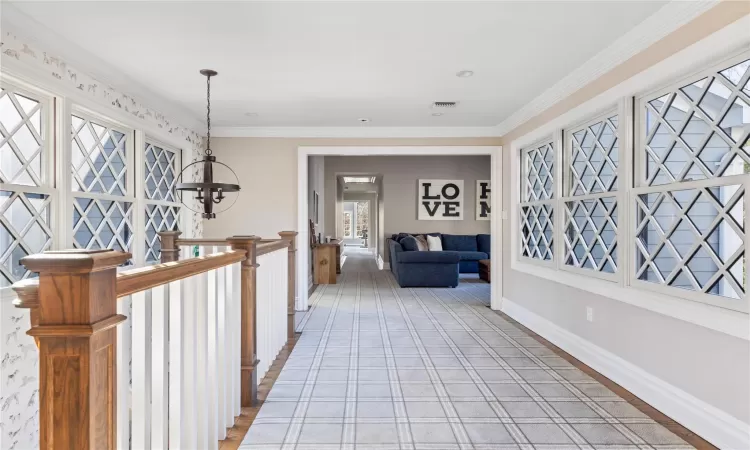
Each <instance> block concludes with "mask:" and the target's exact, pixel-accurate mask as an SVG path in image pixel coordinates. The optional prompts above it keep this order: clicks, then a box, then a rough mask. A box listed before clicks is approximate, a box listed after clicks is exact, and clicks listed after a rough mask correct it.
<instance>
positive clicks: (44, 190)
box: [0, 82, 54, 288]
mask: <svg viewBox="0 0 750 450" xmlns="http://www.w3.org/2000/svg"><path fill="white" fill-rule="evenodd" d="M48 105H49V102H48V101H47V100H45V98H44V97H43V96H41V95H39V96H37V95H36V94H34V93H33V92H29V91H27V90H24V89H20V88H17V87H15V86H13V85H11V84H7V83H4V82H3V84H2V87H0V288H6V287H8V286H10V285H11V284H13V283H15V282H17V281H20V280H22V279H24V278H28V277H34V276H36V274H34V273H31V272H29V271H27V270H26V268H25V267H24V266H23V265H22V264H21V263H20V260H21V258H23V257H25V256H27V255H31V254H34V253H39V252H43V251H45V250H49V249H50V248H51V247H52V240H53V237H54V233H53V231H52V228H51V223H50V218H51V205H50V202H51V200H52V196H51V194H52V193H53V189H51V188H50V186H49V180H47V178H46V177H45V172H46V168H45V164H48V161H49V159H48V154H47V153H46V152H47V151H48V150H47V147H48V146H47V142H46V130H47V127H48V126H49V123H48V122H49V119H48V117H47V114H48Z"/></svg>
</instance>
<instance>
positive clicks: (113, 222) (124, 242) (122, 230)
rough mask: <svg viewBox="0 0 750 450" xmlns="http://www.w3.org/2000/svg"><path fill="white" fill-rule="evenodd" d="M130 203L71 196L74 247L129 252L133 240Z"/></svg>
mask: <svg viewBox="0 0 750 450" xmlns="http://www.w3.org/2000/svg"><path fill="white" fill-rule="evenodd" d="M132 206H133V204H132V203H130V202H116V201H111V200H99V199H90V198H82V197H76V198H74V199H73V207H74V210H73V245H74V247H75V248H85V249H100V248H110V249H114V250H120V251H125V252H129V251H130V250H131V245H132V241H133V225H132V223H133V217H132V209H133V208H132ZM128 264H130V262H128Z"/></svg>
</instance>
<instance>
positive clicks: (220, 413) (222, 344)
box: [216, 267, 231, 439]
mask: <svg viewBox="0 0 750 450" xmlns="http://www.w3.org/2000/svg"><path fill="white" fill-rule="evenodd" d="M225 274H226V267H219V268H218V269H217V270H216V327H217V330H216V331H217V333H216V339H217V340H216V358H217V359H218V362H217V364H216V370H217V373H216V376H217V381H218V382H217V395H216V398H217V399H218V404H217V408H218V409H217V414H216V415H217V420H218V422H217V427H218V429H219V439H224V438H226V434H227V428H228V427H229V426H231V425H228V424H231V422H227V401H228V400H229V397H228V393H229V392H230V390H229V389H228V387H229V386H228V380H229V377H228V375H229V370H227V353H228V352H227V347H228V345H229V342H228V341H229V340H228V339H227V337H228V336H227V299H226V275H225Z"/></svg>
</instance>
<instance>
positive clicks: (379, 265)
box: [378, 255, 385, 270]
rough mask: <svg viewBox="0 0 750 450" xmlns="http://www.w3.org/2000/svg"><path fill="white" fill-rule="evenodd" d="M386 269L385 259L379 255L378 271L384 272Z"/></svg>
mask: <svg viewBox="0 0 750 450" xmlns="http://www.w3.org/2000/svg"><path fill="white" fill-rule="evenodd" d="M384 267H385V263H384V262H383V257H382V256H380V255H378V269H380V270H383V268H384Z"/></svg>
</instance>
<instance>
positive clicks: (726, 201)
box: [635, 185, 747, 299]
mask: <svg viewBox="0 0 750 450" xmlns="http://www.w3.org/2000/svg"><path fill="white" fill-rule="evenodd" d="M744 194H745V191H744V188H743V186H742V185H731V186H717V187H708V188H696V189H685V190H675V191H667V192H658V193H650V194H642V195H639V196H638V197H637V198H636V204H635V206H636V213H637V217H636V218H637V223H638V225H637V227H636V243H635V244H636V261H635V263H636V264H635V267H636V277H637V278H638V279H640V280H643V281H649V282H652V283H659V284H664V285H668V286H674V287H679V288H682V289H689V290H694V291H699V292H706V293H709V294H714V295H720V296H724V297H730V298H735V299H739V298H742V297H743V295H744V293H745V288H746V286H745V283H746V274H747V268H746V265H745V249H744V245H743V240H744V236H745V233H744V230H745V210H744V203H743V199H744Z"/></svg>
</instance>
